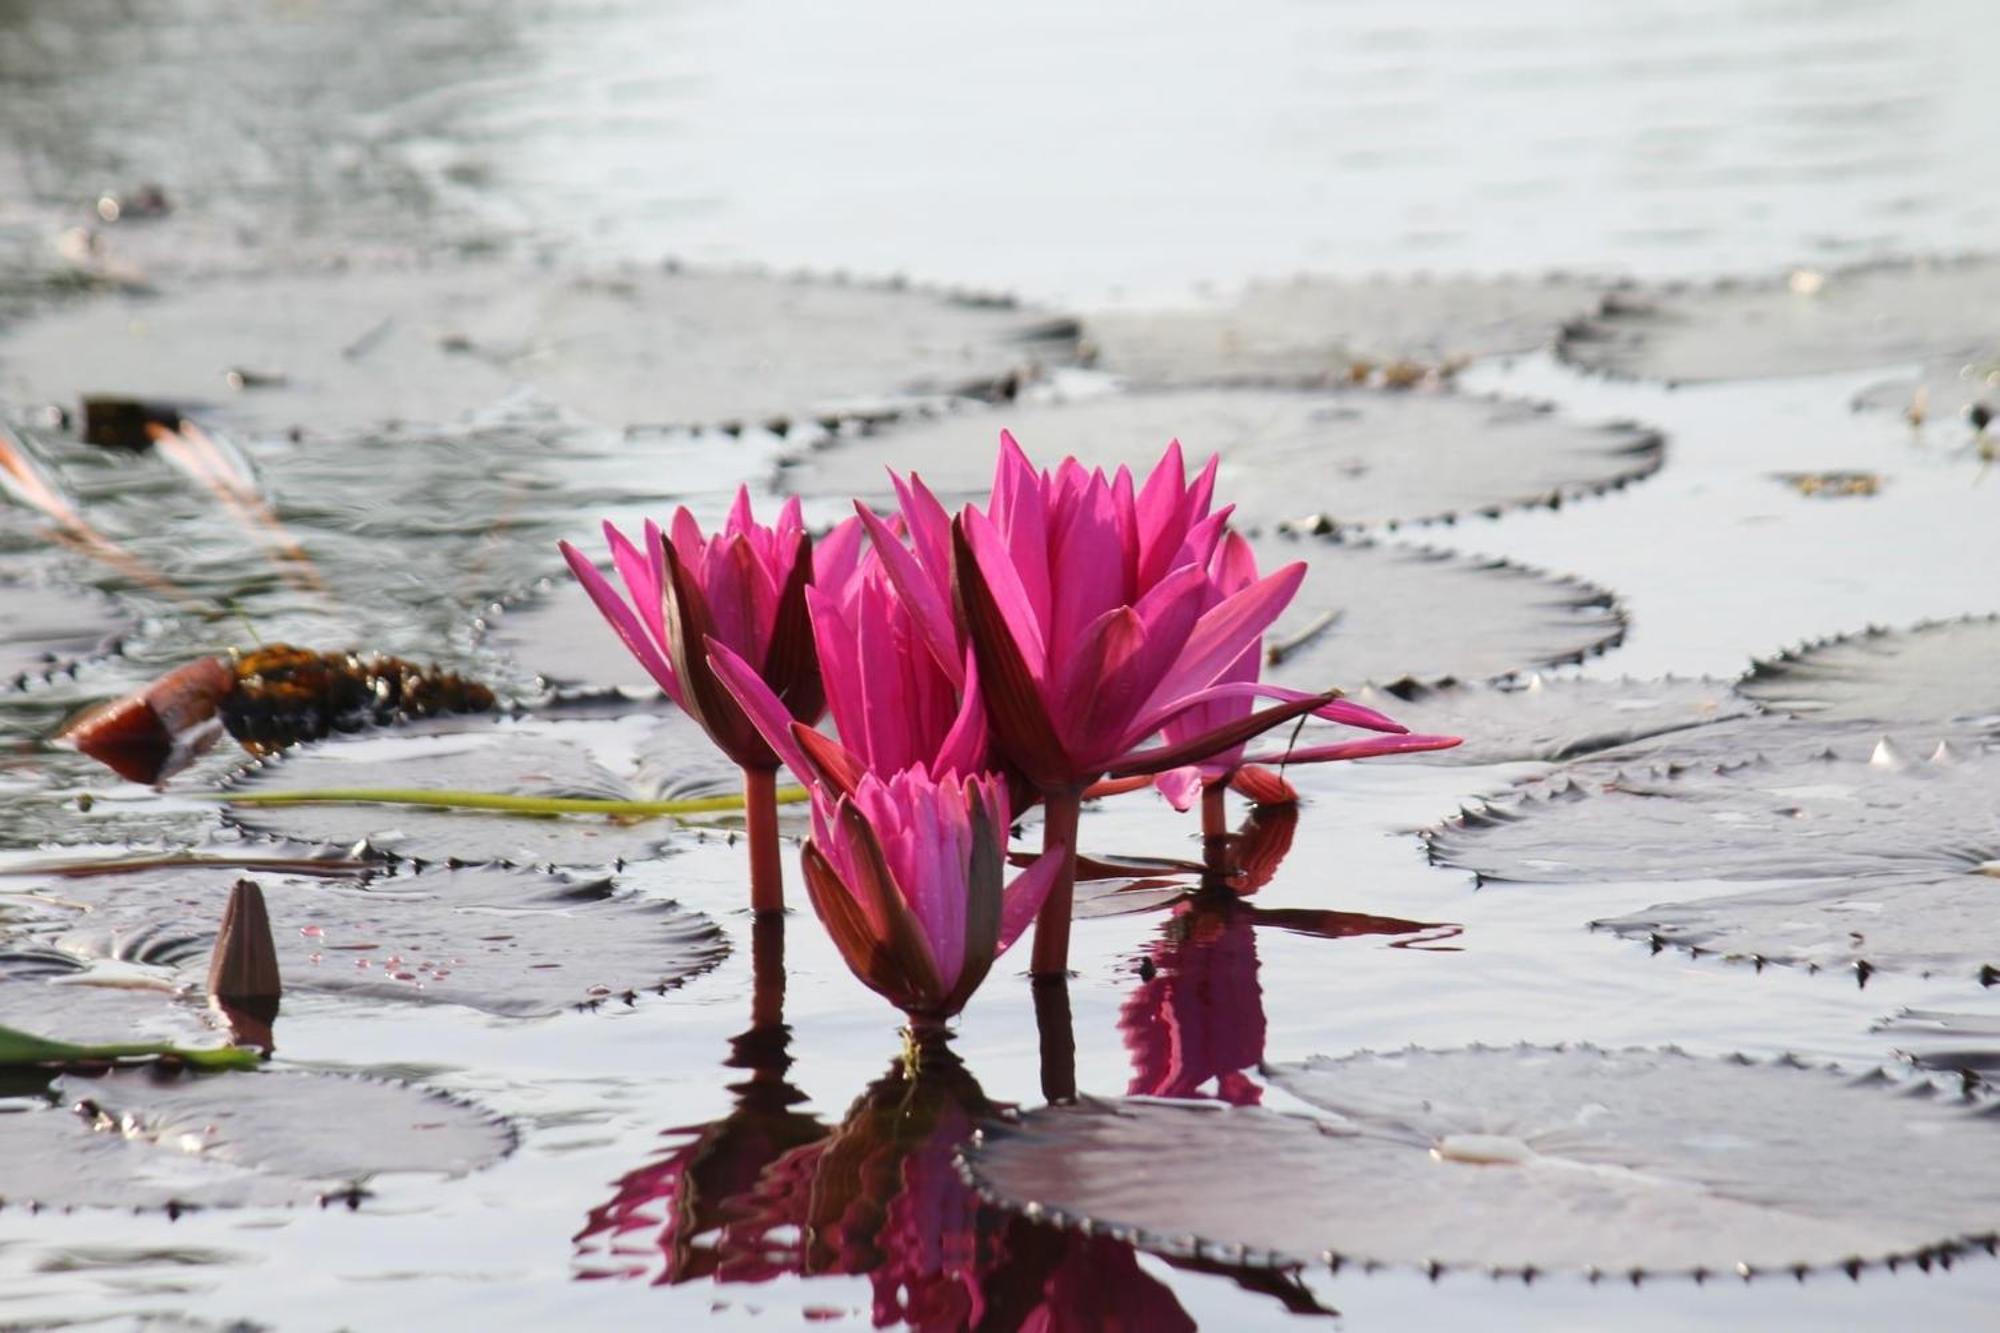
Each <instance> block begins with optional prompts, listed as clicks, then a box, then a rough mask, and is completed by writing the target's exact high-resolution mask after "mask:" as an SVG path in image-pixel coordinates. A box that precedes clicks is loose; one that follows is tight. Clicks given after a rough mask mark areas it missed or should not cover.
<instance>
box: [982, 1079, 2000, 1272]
mask: <svg viewBox="0 0 2000 1333" xmlns="http://www.w3.org/2000/svg"><path fill="white" fill-rule="evenodd" d="M1454 1051H1462V1052H1482V1053H1483V1052H1491V1051H1519V1052H1523V1053H1528V1052H1536V1053H1548V1054H1558V1053H1562V1052H1570V1051H1577V1052H1589V1053H1595V1054H1598V1055H1601V1056H1605V1057H1613V1056H1618V1055H1669V1056H1677V1057H1681V1058H1685V1059H1690V1060H1699V1059H1711V1058H1715V1057H1705V1056H1696V1055H1690V1054H1689V1053H1688V1052H1687V1051H1686V1050H1685V1049H1683V1048H1682V1047H1680V1046H1677V1045H1671V1044H1669V1045H1663V1046H1627V1047H1603V1046H1598V1045H1596V1044H1595V1043H1593V1042H1587V1041H1579V1042H1558V1043H1555V1044H1554V1045H1537V1044H1535V1043H1533V1042H1525V1041H1524V1042H1519V1043H1516V1044H1515V1045H1512V1046H1493V1045H1487V1044H1485V1043H1481V1042H1473V1043H1470V1044H1468V1045H1466V1046H1463V1047H1457V1048H1429V1047H1420V1046H1417V1045H1415V1044H1414V1043H1413V1044H1411V1045H1409V1046H1405V1047H1403V1048H1402V1049H1401V1050H1400V1051H1395V1050H1385V1051H1377V1050H1372V1049H1368V1048H1363V1049H1361V1050H1356V1051H1350V1052H1349V1053H1348V1054H1347V1055H1345V1056H1339V1057H1333V1058H1332V1059H1331V1061H1330V1062H1331V1063H1339V1062H1341V1061H1346V1060H1354V1059H1360V1058H1365V1057H1371V1056H1383V1055H1403V1054H1424V1055H1448V1054H1452V1053H1454ZM1720 1059H1721V1060H1722V1061H1723V1062H1724V1063H1728V1064H1735V1065H1742V1066H1745V1067H1762V1068H1774V1069H1793V1070H1801V1071H1807V1072H1815V1073H1819V1074H1822V1075H1826V1076H1829V1077H1832V1078H1835V1079H1838V1080H1840V1081H1842V1082H1843V1083H1845V1084H1846V1085H1847V1086H1850V1087H1856V1088H1858V1087H1862V1086H1864V1085H1869V1084H1876V1085H1882V1086H1883V1087H1884V1088H1885V1089H1887V1090H1888V1091H1889V1092H1890V1093H1891V1094H1893V1095H1898V1096H1905V1097H1916V1098H1925V1099H1929V1098H1933V1097H1950V1098H1953V1099H1955V1100H1958V1101H1960V1102H1962V1103H1964V1104H1966V1105H1967V1106H1971V1107H1976V1108H1978V1113H1979V1114H1982V1115H1986V1116H1991V1117H1996V1118H2000V1091H1996V1090H1995V1089H1994V1088H1993V1087H1992V1086H1991V1085H1990V1084H1988V1083H1987V1082H1986V1081H1985V1080H1983V1079H1977V1078H1966V1077H1963V1076H1962V1075H1959V1074H1956V1073H1951V1072H1940V1071H1931V1070H1927V1069H1923V1068H1920V1067H1917V1066H1914V1065H1905V1066H1900V1067H1897V1068H1895V1069H1891V1067H1889V1066H1887V1065H1875V1066H1872V1067H1870V1068H1868V1069H1866V1070H1863V1071H1861V1072H1859V1073H1856V1072H1853V1071H1851V1070H1848V1069H1846V1068H1843V1067H1842V1066H1841V1065H1839V1064H1837V1063H1833V1062H1817V1061H1810V1060H1805V1059H1801V1058H1800V1057H1799V1056H1796V1055H1793V1054H1791V1053H1789V1052H1787V1053H1785V1054H1781V1055H1776V1056H1772V1057H1769V1058H1767V1059H1762V1060H1760V1059H1757V1058H1755V1057H1752V1056H1749V1055H1746V1054H1744V1053H1742V1052H1740V1051H1739V1052H1736V1053H1733V1054H1730V1055H1726V1056H1722V1057H1720ZM1274 1068H1277V1066H1274V1065H1271V1064H1269V1063H1266V1064H1263V1065H1260V1066H1259V1072H1260V1073H1265V1074H1268V1073H1269V1072H1270V1071H1271V1070H1272V1069H1274ZM1117 1101H1135V1102H1146V1103H1149V1104H1156V1105H1166V1106H1175V1107H1185V1108H1187V1109H1188V1110H1189V1111H1190V1112H1191V1113H1205V1114H1212V1115H1227V1114H1230V1113H1231V1112H1232V1111H1234V1110H1235V1109H1236V1108H1233V1107H1229V1106H1225V1105H1222V1104H1220V1103H1217V1102H1207V1101H1180V1100H1176V1099H1174V1098H1167V1097H1132V1098H1121V1099H1115V1100H1114V1099H1105V1098H1095V1097H1084V1098H1081V1099H1080V1102H1081V1103H1082V1104H1084V1105H1089V1106H1097V1107H1104V1108H1107V1109H1115V1106H1116V1104H1117ZM1266 1114H1274V1115H1282V1116H1285V1117H1286V1118H1289V1119H1294V1120H1300V1121H1303V1122H1305V1123H1307V1124H1309V1125H1322V1124H1325V1123H1327V1122H1326V1121H1324V1120H1321V1119H1319V1118H1316V1117H1314V1116H1310V1115H1304V1114H1299V1113H1294V1112H1266ZM1023 1118H1024V1117H1023V1116H1022V1115H1021V1113H1019V1112H1016V1113H1014V1114H1013V1116H1011V1117H1010V1118H1008V1119H1003V1120H993V1121H988V1122H986V1123H985V1124H983V1125H981V1126H980V1127H979V1128H978V1129H976V1130H974V1131H973V1135H972V1137H971V1138H970V1139H969V1140H967V1141H966V1143H964V1144H963V1145H961V1146H960V1148H959V1149H958V1151H957V1152H956V1153H955V1154H954V1155H953V1158H952V1161H953V1165H954V1166H955V1167H956V1168H957V1170H958V1174H959V1178H960V1179H961V1180H962V1181H964V1183H965V1185H966V1186H967V1187H968V1188H969V1189H971V1190H972V1191H973V1192H974V1193H975V1194H977V1195H978V1196H979V1198H980V1201H981V1202H982V1203H984V1204H985V1205H986V1206H988V1207H990V1208H996V1209H999V1210H1000V1211H1002V1212H1006V1213H1010V1214H1012V1215H1015V1216H1018V1217H1023V1218H1026V1219H1027V1220H1029V1221H1031V1222H1038V1223H1041V1224H1043V1225H1046V1226H1052V1227H1055V1228H1057V1229H1059V1230H1063V1231H1071V1232H1075V1233H1076V1234H1078V1235H1083V1236H1092V1235H1097V1236H1105V1237H1108V1238H1110V1239H1111V1240H1114V1241H1117V1242H1119V1243H1121V1244H1127V1245H1131V1246H1133V1247H1135V1248H1137V1249H1141V1250H1145V1251H1147V1252H1149V1253H1152V1254H1157V1255H1159V1256H1161V1257H1162V1258H1166V1259H1188V1260H1196V1261H1203V1262H1209V1263H1221V1264H1225V1265H1228V1266H1231V1267H1239V1268H1261V1269H1271V1270H1274V1271H1277V1272H1283V1273H1289V1274H1294V1275H1296V1274H1302V1273H1305V1272H1308V1271H1310V1270H1316V1269H1323V1270H1325V1271H1326V1273H1327V1274H1328V1275H1329V1276H1339V1275H1340V1274H1341V1273H1342V1272H1345V1271H1358V1272H1360V1273H1362V1274H1365V1275H1373V1274H1375V1273H1380V1272H1415V1273H1421V1274H1423V1275H1424V1276H1426V1277H1427V1278H1429V1279H1430V1280H1431V1281H1432V1282H1436V1281H1438V1280H1439V1279H1440V1278H1442V1277H1445V1276H1447V1275H1451V1274H1468V1275H1477V1274H1484V1275H1486V1276H1487V1277H1489V1278H1491V1279H1492V1280H1494V1281H1496V1282H1499V1281H1503V1280H1509V1279H1518V1280H1519V1281H1520V1282H1521V1283H1522V1284H1523V1285H1528V1284H1532V1283H1534V1282H1535V1281H1536V1280H1537V1279H1540V1278H1559V1277H1569V1278H1572V1279H1576V1278H1581V1279H1583V1280H1584V1281H1586V1282H1588V1283H1589V1284H1590V1285H1592V1286H1596V1285H1598V1284H1599V1283H1601V1282H1603V1281H1604V1280H1605V1279H1607V1278H1610V1279H1613V1280H1624V1281H1627V1282H1630V1283H1631V1284H1632V1285H1633V1286H1634V1287H1638V1286H1640V1285H1642V1284H1643V1283H1644V1282H1646V1281H1647V1280H1649V1279H1650V1280H1654V1281H1658V1280H1661V1279H1665V1278H1675V1279H1687V1280H1692V1281H1693V1282H1694V1283H1695V1285H1697V1286H1700V1285H1702V1284H1704V1283H1706V1282H1707V1281H1708V1280H1709V1279H1710V1278H1721V1277H1729V1276H1734V1277H1737V1278H1739V1279H1741V1280H1742V1281H1744V1282H1746V1283H1747V1282H1749V1281H1751V1280H1752V1279H1753V1278H1758V1277H1764V1278H1772V1277H1780V1276H1789V1277H1791V1278H1793V1279H1794V1280H1795V1281H1798V1282H1804V1281H1805V1280H1806V1278H1807V1277H1809V1276H1812V1275H1814V1274H1822V1275H1828V1274H1834V1273H1839V1274H1844V1275H1846V1276H1847V1277H1848V1278H1849V1279H1850V1280H1851V1281H1856V1282H1858V1281H1860V1280H1861V1274H1862V1273H1864V1272H1868V1271H1870V1270H1879V1271H1881V1272H1884V1273H1891V1274H1893V1273H1896V1272H1897V1271H1899V1270H1900V1269H1901V1268H1902V1267H1903V1266H1904V1265H1906V1264H1907V1265H1912V1266H1914V1267H1916V1268H1917V1269H1919V1270H1920V1271H1922V1272H1925V1273H1929V1272H1931V1271H1932V1270H1933V1269H1935V1268H1943V1269H1949V1268H1950V1267H1951V1266H1952V1265H1953V1264H1954V1263H1956V1262H1957V1261H1958V1260H1960V1259H1963V1258H1969V1257H1973V1256H1974V1255H1975V1254H1984V1255H1986V1256H1988V1257H1995V1256H2000V1229H1996V1230H1994V1231H1985V1232H1977V1233H1972V1234H1967V1235H1960V1236H1953V1237H1949V1238H1947V1239H1944V1240H1940V1241H1938V1242H1936V1243H1934V1244H1931V1245H1926V1246H1922V1247H1919V1248H1917V1249H1914V1250H1910V1251H1907V1252H1896V1253H1890V1254H1886V1255H1883V1256H1881V1257H1879V1258H1870V1259H1863V1258H1861V1257H1860V1256H1858V1255H1857V1256H1853V1257H1850V1258H1847V1259H1842V1260H1837V1261H1835V1262H1831V1263H1823V1264H1792V1265H1784V1266H1776V1267H1772V1266H1764V1267H1758V1266H1755V1265H1751V1264H1738V1265H1736V1267H1735V1268H1734V1269H1732V1270H1729V1271H1728V1272H1718V1271H1716V1270H1713V1269H1709V1268H1699V1267H1698V1268H1689V1269H1664V1270H1653V1269H1645V1268H1629V1269H1607V1268H1603V1267H1600V1266H1597V1265H1591V1266H1589V1267H1586V1268H1582V1269H1575V1270H1569V1269H1544V1268H1538V1267H1535V1266H1533V1265H1525V1266H1523V1265H1509V1264H1500V1265H1491V1266H1484V1265H1478V1264H1465V1263H1446V1262H1442V1261H1439V1260H1435V1259H1433V1260H1430V1261H1428V1262H1424V1263H1403V1262H1399V1261H1392V1260H1381V1259H1374V1258H1369V1257H1367V1256H1365V1255H1354V1254H1340V1253H1336V1252H1335V1251H1332V1250H1322V1251H1320V1252H1319V1253H1318V1254H1316V1255H1305V1254H1289V1253H1285V1252H1281V1251H1277V1250H1259V1249H1254V1248H1252V1247H1249V1246H1245V1245H1237V1244H1225V1243H1222V1242H1218V1241H1212V1240H1208V1239H1205V1238H1203V1237H1201V1236H1195V1235H1182V1236H1167V1235H1162V1234H1160V1233H1157V1232H1152V1231H1148V1230H1146V1229H1145V1228H1143V1227H1135V1226H1127V1225H1123V1224H1119V1223H1107V1222H1102V1221H1099V1220H1096V1219H1093V1218H1089V1217H1082V1216H1075V1215H1072V1214H1070V1213H1067V1212H1065V1211H1063V1210H1062V1209H1060V1208H1049V1207H1046V1206H1044V1205H1042V1204H1039V1203H1034V1202H1027V1203H1023V1202H1021V1201H1018V1200H1014V1199H1010V1198H1008V1197H1007V1196H1005V1195H1004V1194H1002V1193H1000V1192H999V1191H998V1190H996V1189H994V1188H993V1187H992V1186H990V1185H989V1184H987V1183H986V1181H985V1180H984V1179H982V1178H981V1176H980V1175H979V1171H978V1164H977V1161H976V1154H977V1153H978V1152H979V1151H980V1149H981V1148H983V1147H984V1146H985V1144H986V1143H987V1142H988V1141H989V1140H995V1139H1004V1138H1006V1137H1008V1136H1010V1135H1011V1134H1014V1133H1016V1132H1018V1129H1017V1127H1016V1125H1017V1123H1018V1122H1019V1121H1020V1120H1022V1119H1023ZM1996 1215H2000V1206H1996Z"/></svg>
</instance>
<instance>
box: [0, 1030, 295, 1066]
mask: <svg viewBox="0 0 2000 1333" xmlns="http://www.w3.org/2000/svg"><path fill="white" fill-rule="evenodd" d="M134 1058H144V1059H149V1060H159V1059H165V1060H171V1061H173V1062H175V1063H178V1064H187V1065H192V1066H194V1067H196V1068H198V1069H255V1068H256V1067H257V1065H258V1062H259V1061H260V1060H261V1059H262V1058H263V1057H261V1056H260V1055H258V1054H257V1052H255V1051H251V1050H242V1049H238V1048H236V1047H212V1046H211V1047H180V1046H174V1045H170V1044H169V1043H166V1042H155V1041H115V1042H71V1041H56V1040H54V1039H53V1038H49V1037H43V1036H38V1035H37V1034H35V1033H32V1032H22V1031H21V1030H20V1029H18V1028H10V1027H0V1068H11V1067H18V1066H27V1067H34V1066H40V1065H82V1064H96V1063H99V1062H103V1061H126V1060H131V1059H134Z"/></svg>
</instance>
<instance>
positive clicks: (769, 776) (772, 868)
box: [743, 768, 785, 912]
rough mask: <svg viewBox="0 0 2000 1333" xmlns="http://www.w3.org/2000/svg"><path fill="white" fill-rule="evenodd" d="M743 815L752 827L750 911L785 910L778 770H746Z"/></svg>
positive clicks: (744, 775) (744, 774) (744, 773)
mask: <svg viewBox="0 0 2000 1333" xmlns="http://www.w3.org/2000/svg"><path fill="white" fill-rule="evenodd" d="M743 818H744V821H745V823H746V824H747V825H748V826H749V830H750V910H752V911H753V912H782V911H784V910H785V871H784V867H783V864H782V862H781V861H780V859H779V855H778V853H779V847H778V770H777V769H775V768H746V769H744V770H743Z"/></svg>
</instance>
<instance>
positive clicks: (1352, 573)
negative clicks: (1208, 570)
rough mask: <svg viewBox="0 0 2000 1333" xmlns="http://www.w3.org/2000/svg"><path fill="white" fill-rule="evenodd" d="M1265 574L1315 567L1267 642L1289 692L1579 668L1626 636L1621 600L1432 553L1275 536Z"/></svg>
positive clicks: (1262, 544) (1531, 573) (1269, 541)
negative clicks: (1303, 564) (1299, 564)
mask: <svg viewBox="0 0 2000 1333" xmlns="http://www.w3.org/2000/svg"><path fill="white" fill-rule="evenodd" d="M1256 547H1257V559H1258V562H1259V564H1260V565H1261V567H1262V568H1264V569H1266V570H1270V569H1275V568H1277V567H1278V566H1280V565H1283V564H1285V563H1287V562H1289V561H1293V560H1304V561H1307V562H1308V569H1307V572H1306V579H1305V583H1304V584H1303V585H1302V586H1301V587H1300V589H1299V593H1298V596H1297V597H1296V598H1294V599H1293V601H1292V605H1291V607H1290V608H1289V609H1288V610H1287V611H1286V612H1285V614H1284V615H1283V616H1282V617H1280V618H1279V621H1278V623H1277V624H1276V625H1275V626H1273V627H1272V629H1271V632H1270V633H1269V634H1267V635H1266V636H1265V639H1264V642H1265V648H1266V652H1267V655H1269V654H1271V653H1274V652H1275V654H1276V655H1277V658H1278V659H1279V660H1277V661H1276V662H1274V663H1273V664H1272V665H1271V666H1269V667H1268V668H1267V669H1266V670H1265V673H1264V674H1265V675H1266V676H1267V677H1269V678H1271V679H1275V680H1278V681H1282V682H1284V683H1286V684H1290V685H1299V686H1302V687H1304V686H1310V687H1313V688H1324V687H1325V686H1327V685H1340V686H1343V687H1348V688H1351V687H1354V686H1358V685H1360V684H1361V683H1362V682H1364V681H1370V680H1375V681H1396V680H1402V679H1404V678H1406V677H1407V678H1410V679H1414V680H1419V681H1438V680H1443V679H1458V680H1492V679H1498V678H1500V677H1504V676H1511V675H1514V674H1517V673H1519V672H1523V671H1530V670H1533V669H1535V668H1537V667H1544V666H1552V665H1555V664H1558V663H1565V662H1578V661H1582V660H1583V659H1584V658H1586V657H1591V656H1594V655H1595V654H1598V653H1601V652H1603V651H1604V650H1605V649H1607V648H1609V647H1611V646H1613V645H1614V644H1616V643H1618V642H1619V640H1621V639H1623V638H1624V637H1625V617H1624V615H1623V613H1622V612H1620V610H1619V609H1618V605H1617V600H1616V599H1615V598H1614V597H1613V596H1612V595H1611V594H1610V593H1608V592H1606V591H1605V590H1603V589H1602V588H1597V587H1593V586H1592V585H1590V584H1588V583H1585V582H1583V581H1581V580H1579V579H1573V578H1559V577H1555V576H1551V575H1547V574H1543V573H1540V572H1539V571H1536V570H1532V569H1529V568H1526V567H1525V566H1522V565H1515V564H1510V563H1508V562H1507V561H1504V560H1486V559H1480V558H1478V557H1473V556H1460V555H1452V554H1449V553H1447V552H1443V551H1435V550H1429V549H1426V548H1422V547H1413V546H1399V545H1379V544H1374V543H1367V542H1354V541H1341V542H1332V541H1319V540H1315V539H1310V538H1284V537H1270V538H1265V539H1262V540H1260V541H1258V542H1257V543H1256Z"/></svg>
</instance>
